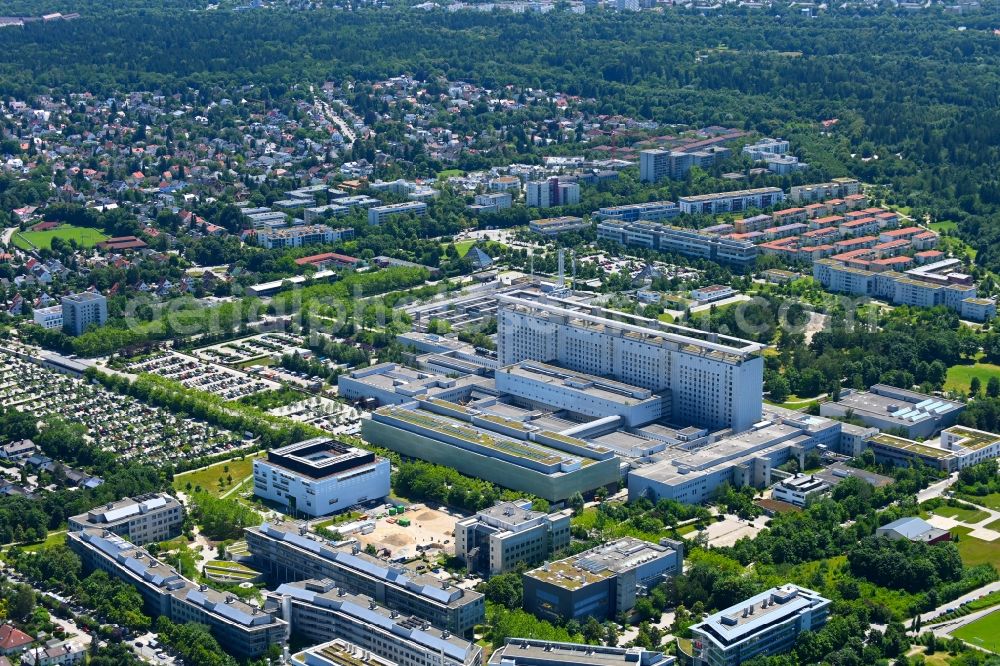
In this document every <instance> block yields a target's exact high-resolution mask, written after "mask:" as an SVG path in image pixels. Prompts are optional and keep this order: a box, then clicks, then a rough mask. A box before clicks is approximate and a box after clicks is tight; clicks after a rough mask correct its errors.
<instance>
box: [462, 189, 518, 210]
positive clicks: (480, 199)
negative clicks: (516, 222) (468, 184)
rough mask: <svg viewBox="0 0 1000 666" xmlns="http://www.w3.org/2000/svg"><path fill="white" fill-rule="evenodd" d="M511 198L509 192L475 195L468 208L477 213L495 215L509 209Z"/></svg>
mask: <svg viewBox="0 0 1000 666" xmlns="http://www.w3.org/2000/svg"><path fill="white" fill-rule="evenodd" d="M512 203H513V197H511V195H510V193H509V192H488V193H486V194H477V195H476V197H475V203H474V204H473V205H472V206H470V208H471V209H472V210H473V211H475V212H477V213H495V212H497V211H500V210H506V209H507V208H510V207H511V204H512Z"/></svg>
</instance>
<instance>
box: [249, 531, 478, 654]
mask: <svg viewBox="0 0 1000 666" xmlns="http://www.w3.org/2000/svg"><path fill="white" fill-rule="evenodd" d="M246 539H247V547H248V548H249V550H250V554H251V556H252V558H253V562H254V568H256V569H257V570H258V571H262V572H264V573H265V574H266V575H267V576H268V577H269V578H270V580H271V582H273V583H287V582H290V581H297V580H304V579H308V578H328V579H330V580H331V581H333V583H334V585H337V586H339V587H341V588H343V589H345V590H347V591H349V592H351V593H352V594H363V595H366V596H369V597H372V598H373V599H374V600H375V601H376V602H377V603H378V604H379V605H382V606H386V607H387V608H390V609H392V610H396V611H399V612H401V613H409V614H411V615H416V616H417V617H419V618H421V619H424V620H427V621H428V622H430V623H432V624H433V625H434V626H437V627H443V628H445V629H448V630H449V631H451V632H453V633H456V634H461V635H465V634H467V633H468V632H470V631H472V628H473V627H474V626H476V624H479V623H481V622H482V621H483V619H484V617H485V612H486V606H485V603H484V601H483V595H482V594H480V593H478V592H474V591H472V590H463V589H461V588H458V587H454V586H453V585H450V584H449V583H447V582H442V581H440V580H438V579H437V578H435V577H433V576H429V575H424V574H414V573H411V572H409V571H406V570H405V569H402V568H398V567H395V566H392V565H390V564H388V563H387V562H384V561H383V560H380V559H378V558H375V557H372V556H370V555H367V554H365V553H363V552H360V551H356V549H353V548H348V549H346V550H345V549H341V548H337V547H335V546H334V545H333V544H332V543H330V542H329V541H327V540H326V539H323V538H322V537H319V536H317V535H315V534H313V533H311V532H309V531H308V530H307V529H306V528H305V527H304V526H301V525H299V524H296V523H292V522H287V521H285V522H268V523H264V524H263V525H260V526H259V527H250V528H247V530H246Z"/></svg>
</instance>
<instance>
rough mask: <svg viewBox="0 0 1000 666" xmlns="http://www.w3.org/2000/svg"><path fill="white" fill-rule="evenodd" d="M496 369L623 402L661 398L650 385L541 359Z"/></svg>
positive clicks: (500, 371)
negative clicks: (645, 385) (644, 385)
mask: <svg viewBox="0 0 1000 666" xmlns="http://www.w3.org/2000/svg"><path fill="white" fill-rule="evenodd" d="M497 372H498V373H507V374H510V375H513V376H515V377H524V378H526V379H531V380H533V381H536V382H541V383H544V384H548V385H551V386H562V387H565V388H567V389H571V390H576V391H580V392H582V393H586V394H587V395H591V396H594V397H596V398H601V399H602V400H607V401H609V402H617V403H621V404H623V405H633V404H636V401H639V402H645V401H646V400H655V399H659V396H657V395H656V394H654V393H653V392H652V391H651V390H649V389H647V388H642V387H640V386H632V385H631V384H625V383H624V382H618V381H615V380H613V379H604V378H603V377H598V376H596V375H588V374H585V373H582V372H574V371H572V370H566V369H564V368H560V367H557V366H554V365H549V364H547V363H542V362H540V361H521V362H520V363H515V364H513V365H508V366H505V367H503V368H501V369H500V370H498V371H497Z"/></svg>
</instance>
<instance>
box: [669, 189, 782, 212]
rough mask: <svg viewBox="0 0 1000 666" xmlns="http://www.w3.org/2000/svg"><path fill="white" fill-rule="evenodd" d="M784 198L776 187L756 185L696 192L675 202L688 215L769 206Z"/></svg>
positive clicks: (739, 210) (738, 210) (740, 210)
mask: <svg viewBox="0 0 1000 666" xmlns="http://www.w3.org/2000/svg"><path fill="white" fill-rule="evenodd" d="M784 200H785V193H784V192H783V191H782V190H781V188H778V187H758V188H756V189H752V190H736V191H733V192H718V193H716V194H697V195H692V196H687V197H681V198H680V199H678V200H677V204H678V205H679V206H680V208H681V212H682V213H687V214H689V215H718V214H719V213H739V212H742V211H745V210H750V209H751V208H770V207H771V206H774V205H775V204H779V203H781V202H782V201H784Z"/></svg>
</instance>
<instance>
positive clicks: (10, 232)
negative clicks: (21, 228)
mask: <svg viewBox="0 0 1000 666" xmlns="http://www.w3.org/2000/svg"><path fill="white" fill-rule="evenodd" d="M17 230H18V228H17V227H7V228H6V229H4V230H3V235H0V242H2V243H3V244H4V245H10V239H11V238H13V237H14V234H15V233H17Z"/></svg>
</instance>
